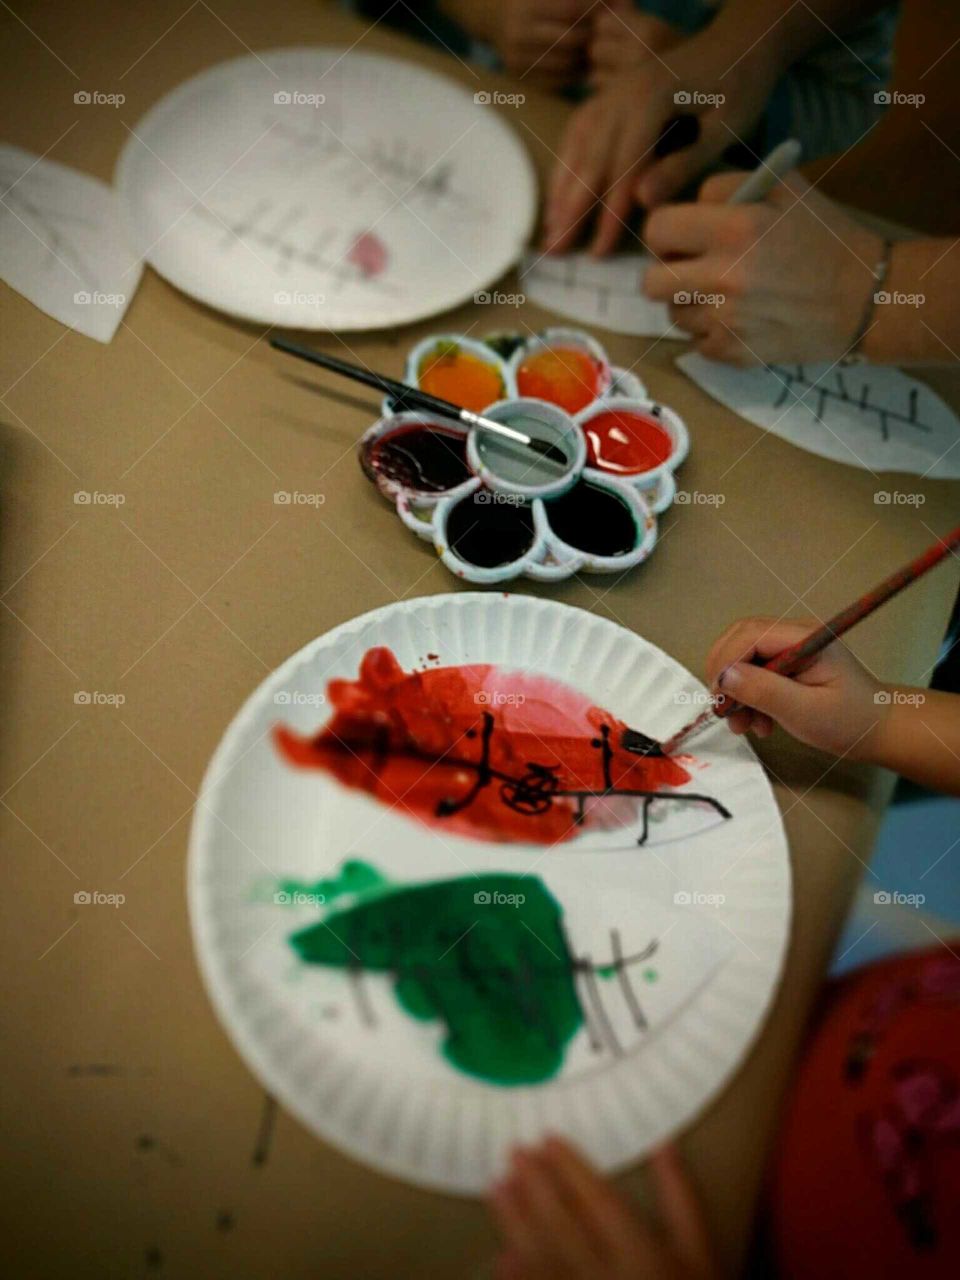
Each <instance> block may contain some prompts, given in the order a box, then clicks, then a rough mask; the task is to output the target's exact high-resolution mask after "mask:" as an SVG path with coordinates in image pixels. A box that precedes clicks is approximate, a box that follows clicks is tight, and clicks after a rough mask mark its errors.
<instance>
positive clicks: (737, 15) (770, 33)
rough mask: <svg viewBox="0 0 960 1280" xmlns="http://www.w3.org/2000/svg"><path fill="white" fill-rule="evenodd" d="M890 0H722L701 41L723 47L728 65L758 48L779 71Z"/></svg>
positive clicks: (746, 56)
mask: <svg viewBox="0 0 960 1280" xmlns="http://www.w3.org/2000/svg"><path fill="white" fill-rule="evenodd" d="M888 3H889V0H804V3H803V4H797V3H796V0H726V2H725V3H724V4H722V5H721V7H720V8H719V9H718V12H717V16H716V17H715V18H714V19H713V21H712V22H711V23H710V26H709V27H707V28H706V29H705V31H704V32H702V33H701V38H707V39H710V40H711V41H714V42H718V43H720V44H722V45H723V46H724V47H725V48H726V50H727V52H728V54H729V56H730V61H731V63H734V64H736V63H737V62H739V61H740V60H741V59H744V60H746V59H747V58H748V56H749V55H750V54H751V53H752V52H753V50H754V49H757V48H762V49H763V53H764V56H765V57H768V58H773V59H775V60H776V61H777V63H778V64H779V66H780V67H781V68H782V69H786V68H787V67H788V66H790V64H791V63H793V62H796V61H797V59H798V58H802V57H803V56H804V54H806V53H809V51H810V50H811V49H812V48H814V47H815V46H816V45H818V44H822V43H823V42H824V41H825V40H828V39H829V38H830V36H831V35H832V34H836V35H840V34H841V33H842V32H844V31H849V29H850V27H851V26H852V25H853V24H854V23H856V22H858V21H860V20H861V19H863V18H867V17H869V16H870V15H871V14H873V13H876V12H877V11H878V10H880V9H883V8H885V7H886V5H887V4H888Z"/></svg>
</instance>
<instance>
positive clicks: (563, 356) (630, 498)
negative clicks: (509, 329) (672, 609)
mask: <svg viewBox="0 0 960 1280" xmlns="http://www.w3.org/2000/svg"><path fill="white" fill-rule="evenodd" d="M406 380H407V382H408V383H410V384H411V385H412V386H418V387H420V388H421V389H422V390H424V391H429V392H431V393H432V394H433V395H438V396H440V397H441V398H443V399H447V400H451V401H453V402H454V403H457V404H460V405H462V406H463V407H464V408H468V409H471V410H473V411H475V412H483V413H484V414H485V416H487V417H490V418H493V419H494V420H496V421H499V422H503V423H505V424H507V425H510V426H514V427H516V428H518V429H519V430H522V431H525V432H526V433H527V434H529V435H534V436H537V437H538V438H540V439H542V440H547V441H549V442H550V443H551V444H553V445H555V446H556V447H557V448H558V449H559V451H560V452H561V453H562V454H563V455H564V457H565V459H566V463H565V465H560V464H558V463H556V462H554V461H552V460H551V459H549V458H543V457H540V456H538V455H536V454H533V453H531V451H530V450H529V449H527V448H525V447H524V446H522V445H520V444H514V443H512V442H511V441H509V440H502V439H500V438H499V437H494V436H492V435H491V434H489V433H483V432H477V431H468V430H466V429H465V428H462V427H460V426H458V425H457V424H453V423H451V422H449V421H447V420H444V419H442V418H439V417H434V416H432V415H431V414H429V413H421V412H400V413H398V412H395V411H394V406H393V405H392V404H391V403H390V402H389V400H388V401H386V402H385V403H384V406H383V415H382V416H381V418H380V419H379V421H378V422H376V423H375V424H374V425H373V426H372V427H371V428H370V429H369V430H368V431H367V432H366V433H365V434H364V436H363V438H362V440H361V442H360V461H361V465H362V466H363V469H364V471H365V472H366V474H367V476H368V477H369V478H370V479H371V480H372V481H374V483H375V484H376V485H377V487H378V488H379V489H380V491H381V492H382V493H383V494H384V495H385V496H386V497H387V498H388V499H389V500H390V501H392V502H393V503H394V504H395V505H396V508H397V512H398V514H399V516H400V518H401V520H402V521H403V523H404V524H405V525H406V526H407V527H408V528H409V529H411V530H412V531H413V532H414V533H415V534H417V536H418V537H420V538H423V539H424V540H426V541H429V542H432V543H433V545H434V547H435V548H436V551H437V554H438V555H439V556H440V557H441V559H442V560H443V562H444V563H445V564H446V565H447V567H448V568H449V569H450V570H451V571H452V572H453V573H455V574H456V575H457V576H458V577H460V578H463V579H465V580H467V581H470V582H479V583H494V582H504V581H507V580H508V579H511V578H515V577H518V576H520V575H526V576H527V577H530V578H535V579H539V580H541V581H558V580H560V579H562V578H567V577H569V576H570V575H571V574H574V573H578V572H592V573H620V572H623V571H625V570H626V569H629V568H632V567H633V566H634V565H637V564H640V563H641V562H642V561H643V560H645V559H646V558H647V557H648V556H649V555H650V553H651V551H652V550H653V548H654V546H655V544H656V538H657V515H658V514H660V513H661V512H663V511H664V510H666V508H667V507H668V506H669V505H670V503H671V502H672V501H673V498H674V494H675V492H676V483H675V480H674V472H675V470H676V468H677V467H678V466H679V465H680V464H681V463H682V462H683V460H684V458H685V457H686V454H687V449H688V443H689V442H688V436H687V431H686V428H685V426H684V424H683V421H682V420H681V419H680V417H679V416H678V415H677V414H676V413H675V412H674V411H673V410H672V409H670V408H668V407H667V406H666V405H662V404H658V403H656V402H655V401H653V400H651V399H650V398H649V397H648V396H647V394H646V390H645V388H644V386H643V384H642V382H641V381H640V379H639V378H637V377H636V375H634V374H633V373H632V372H630V371H628V370H624V369H617V368H615V367H613V366H612V365H611V363H610V360H609V358H608V357H607V354H606V352H605V351H604V350H603V348H602V347H601V346H600V344H599V343H598V342H596V341H595V339H593V338H591V337H590V335H588V334H586V333H582V332H580V331H578V330H574V329H559V328H558V329H548V330H546V331H545V332H544V333H542V334H537V335H534V336H531V337H530V338H526V339H524V338H522V337H519V336H517V335H510V334H499V335H490V337H489V338H488V339H487V340H486V341H484V342H480V341H478V340H476V339H472V338H467V337H464V336H461V335H458V334H440V335H434V336H432V337H429V338H426V339H424V340H423V341H422V342H420V343H418V344H417V346H416V347H414V348H413V350H412V351H411V353H410V356H409V358H408V361H407V370H406Z"/></svg>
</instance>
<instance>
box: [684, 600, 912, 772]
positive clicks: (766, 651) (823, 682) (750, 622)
mask: <svg viewBox="0 0 960 1280" xmlns="http://www.w3.org/2000/svg"><path fill="white" fill-rule="evenodd" d="M819 625H820V623H819V622H817V620H816V619H815V618H811V619H810V620H809V621H806V622H782V621H778V620H777V619H776V618H745V619H744V620H743V621H742V622H736V623H734V625H733V626H732V627H730V628H729V629H728V630H727V631H725V632H724V633H723V635H722V636H721V637H720V639H719V640H717V641H716V642H715V644H714V646H713V648H712V649H711V650H710V653H709V655H708V656H707V664H706V667H707V682H708V683H709V685H710V688H711V689H713V690H714V691H715V692H716V693H718V694H722V695H723V696H724V697H729V698H731V699H732V700H733V701H734V702H742V703H743V704H744V708H743V710H740V711H735V712H734V713H733V715H731V716H730V717H729V719H728V720H727V724H729V726H730V728H731V730H732V731H733V732H734V733H736V734H741V733H747V732H748V731H751V732H753V733H755V734H757V736H758V737H761V738H765V737H766V736H767V735H768V734H769V733H771V732H772V731H773V726H774V722H776V723H777V724H780V725H782V726H783V728H784V729H786V730H787V732H788V733H792V734H793V736H794V737H795V738H799V739H800V741H801V742H806V743H808V744H809V745H810V746H813V747H819V748H820V749H821V750H822V751H829V752H830V753H831V754H832V755H838V756H840V755H844V756H850V757H851V759H854V760H857V759H867V758H868V756H869V754H870V747H871V745H872V742H873V739H874V737H875V736H876V732H877V729H878V726H879V725H880V723H881V722H882V720H883V719H884V718H885V715H886V713H887V712H888V711H889V706H888V705H885V704H884V703H883V702H881V703H878V702H876V701H875V696H876V694H878V693H880V692H881V686H880V684H879V682H878V681H876V680H874V678H873V676H871V675H870V673H869V672H868V671H866V670H865V669H864V668H863V667H862V666H861V665H860V663H859V662H857V660H856V658H854V656H853V655H852V654H851V653H850V651H849V650H848V649H847V648H845V646H844V645H842V644H841V643H840V642H839V641H837V642H835V643H834V644H832V645H830V646H829V648H827V649H824V651H823V652H822V653H821V654H819V655H818V656H817V657H816V658H815V659H814V661H813V665H812V666H810V667H808V668H807V670H806V671H804V672H802V673H801V674H800V675H798V676H780V675H775V674H774V673H773V672H772V671H765V670H763V668H762V667H759V666H753V665H751V660H752V659H753V658H754V657H756V656H759V657H760V658H772V657H773V656H774V655H775V654H777V653H779V652H780V651H781V649H786V648H787V647H788V646H789V645H793V644H796V643H797V641H798V640H803V639H804V638H805V637H806V636H808V635H809V634H810V632H811V631H814V630H816V628H817V627H818V626H819Z"/></svg>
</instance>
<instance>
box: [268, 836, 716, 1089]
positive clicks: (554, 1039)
mask: <svg viewBox="0 0 960 1280" xmlns="http://www.w3.org/2000/svg"><path fill="white" fill-rule="evenodd" d="M263 888H265V889H266V890H267V891H268V892H263ZM263 888H260V887H259V886H258V889H257V892H256V893H255V894H254V901H256V900H257V898H258V897H259V898H260V900H261V901H263V902H264V903H272V907H273V910H276V908H277V907H281V908H282V909H284V910H286V911H289V909H290V908H295V907H301V908H303V907H306V908H307V911H306V912H304V911H302V910H301V911H299V912H297V915H298V917H299V919H298V923H297V926H296V927H295V928H294V929H293V930H292V932H289V931H288V932H287V933H286V935H285V936H286V941H287V944H288V946H289V947H290V949H291V951H292V952H293V954H294V955H295V956H296V957H297V960H298V962H299V964H300V965H301V966H305V967H306V968H307V969H309V970H312V972H313V974H314V975H315V976H316V977H317V978H319V979H320V980H321V981H323V978H324V977H326V979H327V981H326V982H325V983H324V987H325V996H326V1001H327V1002H326V1003H325V1005H324V1011H325V1012H324V1017H325V1018H327V1019H329V1018H330V1017H331V1015H333V1016H334V1017H335V1018H336V1019H344V1018H351V1019H352V1020H353V1021H354V1023H355V1024H356V1025H357V1026H358V1027H359V1028H362V1029H363V1030H365V1031H366V1033H367V1034H368V1036H370V1037H374V1038H375V1037H377V1036H378V1035H383V1034H387V1035H390V1034H393V1033H394V1032H393V1031H392V1028H391V1025H390V1024H391V1021H392V1019H391V1016H390V1015H391V1014H392V1013H393V1014H395V1012H396V1011H397V1010H400V1011H402V1013H403V1014H404V1015H406V1016H407V1017H408V1018H411V1019H413V1020H414V1021H415V1022H419V1023H425V1024H437V1025H436V1028H435V1030H436V1031H439V1035H440V1039H439V1040H438V1041H436V1048H437V1051H438V1052H439V1053H440V1055H441V1056H442V1057H443V1058H444V1059H445V1060H446V1062H447V1063H449V1065H450V1066H452V1067H453V1068H455V1069H456V1070H457V1071H460V1072H462V1073H463V1074H464V1075H469V1076H474V1077H476V1078H477V1079H479V1080H483V1081H485V1082H486V1083H488V1084H495V1085H504V1086H510V1085H530V1084H543V1083H544V1082H546V1081H547V1080H549V1079H551V1078H553V1077H554V1076H556V1075H557V1074H558V1073H560V1072H561V1071H562V1070H563V1068H564V1065H565V1063H566V1060H567V1055H568V1049H569V1047H570V1045H571V1044H572V1042H573V1041H574V1040H575V1039H576V1038H577V1037H578V1036H580V1035H582V1036H583V1039H584V1042H585V1043H584V1049H585V1051H586V1055H587V1056H586V1058H585V1061H586V1062H587V1063H590V1062H591V1061H596V1062H600V1063H602V1061H603V1059H604V1058H605V1057H607V1056H612V1057H614V1058H621V1057H623V1056H624V1054H625V1053H626V1052H628V1050H630V1049H632V1048H634V1047H635V1046H636V1045H637V1044H638V1043H641V1042H642V1041H643V1039H644V1037H645V1036H646V1035H648V1034H653V1033H654V1032H655V1031H657V1030H659V1029H660V1028H661V1027H662V1026H663V1025H664V1023H665V1022H666V1021H667V1019H668V1018H669V1016H670V1015H671V1013H673V1012H675V1011H676V1010H677V1009H678V1007H679V1006H681V1005H682V1004H683V1002H684V1001H685V1000H686V999H688V998H689V997H690V996H691V995H693V994H694V992H695V991H696V989H697V987H698V986H699V985H700V984H701V983H703V982H704V981H706V980H707V979H708V977H709V976H710V974H711V972H712V970H713V969H714V968H715V967H716V965H717V964H719V963H721V962H722V960H723V959H724V958H725V956H726V955H727V954H728V953H729V950H730V945H729V939H726V938H724V937H723V936H722V935H721V934H720V932H719V930H717V929H713V928H711V926H710V924H709V923H708V922H703V921H702V920H698V921H696V922H695V923H694V922H687V921H685V920H684V919H683V917H682V914H681V912H679V911H677V912H675V913H672V918H671V913H670V912H668V911H666V910H664V909H663V908H659V907H657V906H656V904H654V903H646V904H644V910H643V912H641V913H639V914H640V915H645V916H646V919H647V920H648V921H649V922H650V924H651V925H652V926H655V927H656V928H658V929H660V930H661V933H662V937H657V936H644V937H638V939H637V941H636V949H635V950H633V949H632V948H631V949H630V950H627V949H626V948H625V944H624V937H623V933H622V930H621V929H620V928H617V927H611V928H609V929H608V930H606V933H605V936H603V933H602V931H600V932H595V933H593V935H592V936H593V937H594V938H595V939H596V940H599V938H600V937H603V942H604V943H605V946H606V949H605V950H604V951H599V950H598V951H596V952H594V953H590V952H588V951H582V950H579V949H578V947H577V945H576V943H575V941H574V939H573V938H572V936H571V934H570V929H569V921H568V918H567V914H566V912H565V910H564V907H563V904H562V902H561V901H560V900H559V898H558V897H557V896H556V894H555V893H552V892H551V891H550V889H549V888H548V887H547V885H546V884H545V883H544V881H543V879H542V878H541V877H540V876H535V875H516V874H510V873H507V872H494V873H489V874H476V873H475V874H472V875H464V876H457V877H454V878H450V879H442V880H430V881H426V882H421V881H414V882H399V883H394V882H391V881H390V879H389V878H388V877H386V876H384V875H383V874H382V873H381V872H380V871H379V870H378V869H377V867H376V866H374V865H373V864H372V863H370V862H367V861H363V860H360V859H350V860H348V861H345V862H344V863H343V865H342V866H341V868H340V869H339V871H338V872H337V874H335V875H333V876H326V877H322V878H320V879H317V880H301V879H280V880H278V881H274V882H271V883H270V884H267V885H265V886H263ZM633 905H634V908H636V905H637V904H636V903H635V904H633ZM311 912H312V913H313V916H314V918H313V919H311V918H310V913H311ZM622 914H623V915H624V916H625V917H628V918H630V923H631V928H632V930H633V931H634V932H636V924H635V921H634V919H633V917H634V916H635V915H636V914H637V913H636V912H635V910H634V911H624V912H623V913H622ZM632 941H633V940H632V939H631V942H632ZM681 951H683V952H685V953H686V956H685V959H686V963H685V964H684V965H681V964H680V952H681ZM694 957H695V960H694ZM337 977H340V978H341V981H336V978H337ZM378 979H380V980H381V981H380V982H379V983H378V981H377V980H378ZM384 980H385V981H386V984H387V987H388V988H389V990H387V989H385V987H384V985H383V981H384ZM400 1025H401V1026H402V1025H403V1024H400ZM407 1030H408V1031H409V1030H411V1028H409V1027H408V1028H407Z"/></svg>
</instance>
